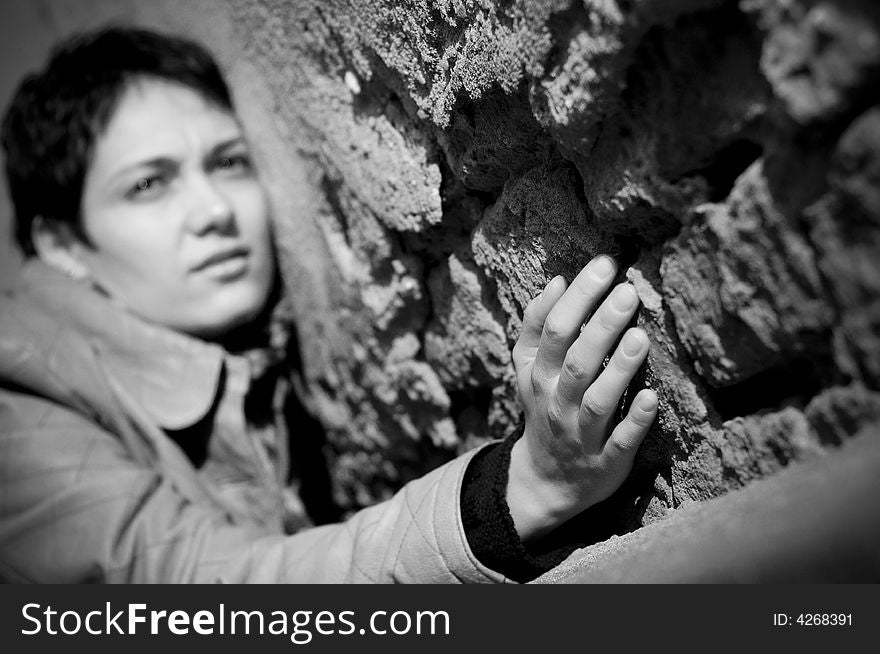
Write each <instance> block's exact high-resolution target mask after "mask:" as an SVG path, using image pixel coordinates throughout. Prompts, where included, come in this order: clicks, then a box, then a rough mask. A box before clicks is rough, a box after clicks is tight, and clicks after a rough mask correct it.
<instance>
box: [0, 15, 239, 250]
mask: <svg viewBox="0 0 880 654" xmlns="http://www.w3.org/2000/svg"><path fill="white" fill-rule="evenodd" d="M144 78H147V79H150V78H152V79H160V80H167V81H171V82H176V83H179V84H182V85H184V86H187V87H189V88H192V89H193V90H195V91H197V92H199V93H200V94H201V95H202V96H203V97H204V98H206V99H207V100H208V101H210V102H213V103H215V104H216V105H217V106H219V107H220V108H222V109H226V110H229V111H230V112H231V111H233V105H232V99H231V95H230V93H229V88H228V87H227V85H226V82H225V81H224V79H223V75H222V73H221V72H220V69H219V67H218V66H217V64H216V62H215V61H214V59H213V57H212V56H211V55H210V54H209V53H208V51H207V50H205V49H204V48H203V47H202V46H201V45H199V44H197V43H194V42H192V41H189V40H187V39H184V38H180V37H176V36H169V35H164V34H158V33H156V32H152V31H147V30H144V29H138V28H132V27H109V28H104V29H101V30H98V31H95V32H89V33H85V34H80V35H76V36H74V37H72V38H70V39H68V40H67V41H65V42H63V43H61V44H60V45H59V46H58V47H57V48H56V49H55V50H53V52H52V55H51V57H50V59H49V63H48V64H47V66H46V69H45V70H44V71H42V72H41V73H38V74H36V75H30V76H28V77H27V78H25V79H24V81H23V82H22V83H21V85H20V86H19V88H18V90H17V91H16V93H15V96H14V97H13V99H12V102H11V103H10V106H9V108H8V110H7V112H6V115H5V116H4V118H3V126H2V143H3V149H4V150H5V151H6V176H7V180H8V182H9V190H10V195H11V197H12V203H13V206H14V209H15V239H16V241H17V242H18V244H19V247H21V249H22V251H23V252H24V253H25V255H27V256H31V255H33V254H35V252H34V245H33V242H32V241H31V226H32V224H33V221H34V218H35V217H37V216H43V217H45V218H51V219H54V220H58V221H63V222H66V223H69V224H70V225H71V227H72V228H73V230H74V232H75V233H76V234H77V235H78V236H79V237H80V238H82V239H83V240H84V241H86V242H88V239H87V238H86V235H85V234H84V233H83V231H82V217H81V215H80V206H81V202H82V192H83V184H84V181H85V176H86V172H87V170H88V166H89V164H90V161H91V156H92V153H93V148H94V144H95V140H96V139H97V138H98V137H99V136H100V135H101V134H102V133H103V131H104V130H105V129H106V127H107V124H108V123H109V121H110V118H111V116H112V115H113V112H114V110H115V109H116V106H117V104H118V102H119V100H120V98H121V97H122V94H123V92H124V91H125V90H126V88H127V87H128V86H129V85H130V84H131V83H132V82H134V81H137V80H140V79H144Z"/></svg>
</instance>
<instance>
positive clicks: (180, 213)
mask: <svg viewBox="0 0 880 654" xmlns="http://www.w3.org/2000/svg"><path fill="white" fill-rule="evenodd" d="M82 221H83V229H84V231H85V233H86V235H87V236H88V238H89V240H90V241H91V244H92V246H93V247H83V248H81V249H80V250H79V252H78V258H79V259H80V260H81V262H82V263H83V264H84V266H85V268H86V269H87V271H88V273H89V275H90V276H91V277H92V279H94V280H95V281H96V282H97V283H98V284H99V285H101V286H102V287H104V288H105V289H106V290H107V291H108V292H109V293H110V294H111V295H112V296H114V297H115V298H117V299H118V300H120V301H121V302H122V303H123V304H124V305H125V306H126V307H127V308H128V309H129V310H131V311H132V312H134V313H137V314H139V315H141V316H142V317H144V318H146V319H148V320H151V321H153V322H156V323H160V324H163V325H166V326H168V327H171V328H173V329H176V330H178V331H182V332H186V333H189V334H193V335H196V336H201V337H204V338H217V337H220V336H222V335H223V334H224V333H226V332H228V331H229V330H230V329H232V328H234V327H237V326H240V325H242V324H243V323H245V322H246V321H248V320H251V319H253V318H254V317H255V316H256V315H257V314H258V313H259V312H260V311H261V310H262V308H263V306H264V305H265V303H266V301H267V297H268V295H269V292H270V290H271V286H272V283H273V280H274V275H275V259H274V252H273V248H272V236H271V230H270V224H269V216H268V204H267V201H266V196H265V193H264V191H263V188H262V186H261V185H260V183H259V180H258V179H257V177H256V174H255V171H254V169H253V167H252V165H251V160H250V155H249V153H248V148H247V144H246V143H245V140H244V136H243V134H242V131H241V128H240V126H239V124H238V122H237V120H236V118H235V116H234V115H232V114H231V113H229V112H228V111H226V110H224V109H222V108H219V107H218V106H216V105H215V104H212V103H210V102H209V101H207V100H206V99H205V98H203V97H202V96H201V95H200V94H199V93H198V92H196V91H194V90H192V89H190V88H187V87H185V86H182V85H178V84H173V83H170V82H165V81H159V80H150V79H145V80H142V81H138V82H136V83H134V84H132V85H130V86H129V88H128V89H127V90H126V91H125V92H124V94H123V96H122V97H121V98H120V101H119V103H118V106H117V108H116V110H115V113H114V114H113V116H112V117H111V119H110V122H109V123H108V125H107V128H106V130H105V131H104V133H103V134H102V135H101V136H100V137H98V139H97V140H96V142H95V145H94V149H93V156H92V161H91V165H90V167H89V169H88V172H87V174H86V179H85V183H84V188H83V199H82Z"/></svg>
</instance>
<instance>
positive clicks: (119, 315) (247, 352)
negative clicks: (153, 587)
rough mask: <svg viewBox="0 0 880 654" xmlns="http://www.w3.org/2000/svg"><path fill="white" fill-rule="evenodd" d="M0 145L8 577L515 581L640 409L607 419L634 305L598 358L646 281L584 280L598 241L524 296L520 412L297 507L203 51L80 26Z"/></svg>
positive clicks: (634, 434)
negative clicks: (333, 512)
mask: <svg viewBox="0 0 880 654" xmlns="http://www.w3.org/2000/svg"><path fill="white" fill-rule="evenodd" d="M3 145H4V149H5V151H6V167H7V176H8V179H9V185H10V190H11V193H12V198H13V203H14V205H15V213H16V230H17V231H16V234H17V241H18V243H19V245H20V247H21V248H22V250H23V251H24V253H25V254H26V255H27V257H28V258H27V261H26V263H25V265H24V268H23V272H22V275H21V281H20V283H18V284H17V286H16V287H15V288H14V289H12V290H11V291H9V292H8V293H6V294H5V295H4V296H3V300H2V308H0V439H2V440H0V452H2V454H0V465H2V483H3V489H4V490H3V495H2V500H0V575H2V577H4V578H5V579H8V580H22V581H25V580H26V581H42V582H82V581H107V582H113V581H122V582H132V581H173V582H178V581H181V582H182V581H219V580H222V581H232V582H292V581H295V582H300V581H301V582H306V581H327V582H336V581H412V582H452V581H466V582H468V581H501V580H504V579H513V580H516V581H527V580H529V579H531V578H534V577H535V576H536V575H538V574H540V573H541V572H542V571H544V570H546V569H548V568H549V567H550V566H552V565H553V564H555V563H556V562H558V561H559V560H561V559H562V558H563V557H564V556H565V555H566V554H567V553H568V552H570V551H571V550H572V549H573V547H574V545H573V544H572V545H569V546H567V547H562V548H556V549H550V550H549V551H547V548H546V547H543V545H542V544H543V543H546V542H548V539H547V538H546V537H547V536H548V535H552V532H553V531H554V530H555V529H556V528H557V527H559V526H560V525H562V524H564V523H565V522H566V521H568V520H569V519H570V518H572V517H573V516H575V515H577V514H578V513H580V512H581V511H583V510H584V509H586V508H588V507H589V506H591V505H592V504H594V503H596V502H598V501H600V500H601V499H604V498H605V497H607V496H608V495H610V494H611V493H612V492H613V491H614V490H615V489H616V488H617V487H618V486H619V485H620V483H621V482H622V481H623V479H624V478H625V477H626V475H627V474H628V472H629V470H630V468H631V465H632V459H633V456H634V453H635V451H636V449H637V448H638V445H639V444H640V442H641V440H642V439H643V437H644V435H645V433H646V431H647V429H648V427H649V426H650V424H651V422H652V421H653V419H654V416H655V414H656V409H657V398H656V395H655V394H654V393H653V392H652V391H649V390H645V391H642V392H640V393H639V394H638V395H637V396H636V398H635V399H634V401H633V403H632V406H631V408H630V410H629V412H628V414H627V416H626V418H625V419H624V420H623V421H621V422H620V423H619V424H616V425H615V424H613V423H612V416H613V414H614V410H615V408H616V406H617V405H618V403H619V400H620V397H621V395H622V393H623V390H624V389H625V387H626V385H627V384H628V382H629V381H630V380H631V378H632V376H633V375H634V373H635V371H636V369H637V368H638V366H639V365H640V364H641V363H642V361H643V360H644V358H645V356H646V354H647V350H648V342H647V338H646V335H645V334H644V332H643V331H641V330H639V329H630V330H628V331H626V333H625V334H624V336H623V338H622V339H621V341H620V345H618V346H617V347H616V349H614V351H613V355H612V356H611V360H610V363H609V365H608V366H607V367H605V368H604V369H603V367H602V362H603V359H604V358H605V356H606V354H607V353H608V352H609V351H610V350H611V349H612V348H613V347H614V344H615V342H616V341H617V339H618V337H619V336H620V334H621V333H622V332H623V331H624V329H625V326H626V324H627V323H628V322H629V320H630V318H631V317H632V315H633V314H634V312H635V310H636V307H637V304H638V298H637V296H636V293H635V291H634V289H633V287H632V286H630V285H628V284H621V285H619V286H617V287H616V288H615V289H614V290H613V291H612V292H611V293H610V295H609V296H608V297H607V299H605V300H604V301H603V302H601V305H600V300H601V299H602V297H603V296H604V295H605V294H606V293H607V292H608V289H609V286H610V284H611V280H612V279H613V278H614V275H615V265H614V262H613V261H612V260H611V259H610V258H608V257H597V258H596V259H594V260H593V261H592V262H590V263H589V264H588V265H587V266H586V267H585V268H584V270H583V271H582V272H581V273H580V274H579V275H578V277H577V278H576V279H575V280H574V282H573V283H572V285H571V286H570V287H567V285H566V283H565V280H563V279H562V278H561V277H560V278H555V279H553V280H552V281H551V282H550V283H549V284H548V286H547V287H546V288H545V290H544V291H543V293H542V294H541V295H540V296H539V297H537V298H535V299H534V300H533V301H532V302H531V303H530V304H529V306H528V308H527V309H526V312H525V316H524V321H523V333H522V335H521V336H520V339H519V341H518V343H517V345H516V347H515V348H514V352H513V356H514V362H515V365H516V369H517V375H518V385H519V390H520V394H521V398H522V402H523V408H524V410H525V416H526V421H525V425H524V428H523V430H522V433H521V438H517V437H512V438H511V439H509V440H507V441H505V442H503V443H493V444H490V445H489V446H486V447H483V448H481V449H479V450H478V451H474V452H470V453H468V454H466V455H464V456H462V457H460V458H459V459H456V460H455V461H452V462H450V463H449V464H447V465H445V466H443V467H441V468H439V469H437V470H435V471H434V472H432V473H430V474H428V475H426V476H425V477H423V478H421V479H419V480H416V481H414V482H411V483H410V484H408V485H407V486H405V487H404V488H403V489H402V490H401V491H400V492H399V493H398V494H397V495H395V496H394V497H393V498H392V499H391V500H389V501H387V502H384V503H382V504H380V505H377V506H374V507H371V508H368V509H365V510H363V511H361V512H359V513H357V514H355V515H354V516H353V517H351V518H350V519H349V520H347V521H346V522H344V523H342V524H331V525H325V526H321V527H311V528H307V529H301V527H302V526H303V525H304V522H305V520H304V518H303V514H304V512H305V511H304V509H303V505H302V501H301V497H300V494H298V493H297V492H296V490H297V486H296V480H295V479H292V476H291V470H293V469H295V467H296V466H295V465H292V463H291V460H290V451H291V448H290V445H291V443H296V442H297V431H298V430H299V429H301V428H302V425H301V424H298V423H297V422H294V423H293V424H284V418H285V416H286V417H287V419H288V423H290V416H291V411H290V410H289V409H290V406H291V401H290V397H291V390H290V383H289V379H288V376H287V375H284V374H277V371H278V366H273V365H271V362H272V360H273V356H272V352H275V351H277V350H278V348H277V344H273V343H272V339H271V337H270V335H269V333H268V330H267V329H266V328H265V325H266V324H267V320H266V319H267V315H268V313H269V312H270V311H271V308H272V304H273V301H274V300H273V298H274V297H275V291H276V290H277V286H276V268H275V257H274V251H273V244H272V234H271V227H270V221H269V209H268V205H267V201H266V196H265V194H264V191H263V188H262V187H261V185H260V181H259V178H258V175H257V171H256V170H255V169H254V167H253V164H252V162H251V160H250V156H249V153H248V146H247V142H246V140H245V137H244V134H243V132H242V130H241V126H240V125H239V123H238V120H237V118H236V116H235V112H234V109H233V105H232V101H231V98H230V94H229V91H228V89H227V87H226V85H225V82H224V81H223V79H222V76H221V74H220V72H219V70H218V69H217V67H216V65H215V63H214V62H213V61H212V59H211V57H210V56H209V55H208V54H207V53H206V52H205V51H204V50H203V49H202V48H201V47H199V46H198V45H196V44H193V43H191V42H188V41H185V40H181V39H176V38H171V37H167V36H161V35H157V34H154V33H150V32H146V31H141V30H134V29H121V28H117V29H111V30H105V31H101V32H97V33H94V34H89V35H85V36H82V37H78V38H76V39H73V40H71V41H69V42H68V43H66V44H65V45H64V46H63V47H61V48H59V49H58V50H57V51H56V52H55V53H54V55H53V57H52V59H51V60H50V62H49V64H48V66H47V68H46V70H45V71H43V72H42V73H41V74H40V75H37V76H34V77H31V78H29V79H28V80H26V81H25V82H24V83H23V85H22V86H21V88H20V89H19V91H18V93H17V95H16V96H15V98H14V99H13V102H12V104H11V107H10V109H9V111H8V113H7V115H6V118H5V120H4V123H3ZM597 306H598V308H597ZM594 309H595V311H594V313H593V316H592V318H591V319H590V320H589V321H588V322H587V324H586V326H585V327H584V328H583V330H581V325H582V324H583V322H584V319H585V317H586V316H587V315H588V314H589V313H590V312H591V311H593V310H594ZM273 345H275V346H276V347H273ZM517 436H519V434H518V435H517ZM288 437H289V438H288ZM294 463H295V462H294Z"/></svg>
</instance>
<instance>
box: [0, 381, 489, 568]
mask: <svg viewBox="0 0 880 654" xmlns="http://www.w3.org/2000/svg"><path fill="white" fill-rule="evenodd" d="M0 425H3V428H2V433H0V484H2V486H0V577H3V578H4V579H5V580H7V581H30V582H48V583H66V582H86V581H97V582H102V581H104V582H123V583H138V582H172V583H177V582H229V583H299V582H303V583H307V582H308V583H337V582H416V583H453V582H497V581H504V580H505V578H504V577H503V576H502V575H500V574H497V573H495V572H493V571H492V570H489V569H488V568H486V567H485V566H483V565H482V564H480V563H479V562H478V561H477V559H476V558H475V557H474V555H473V553H472V552H471V550H470V548H469V547H468V544H467V539H466V537H465V534H464V530H463V527H462V520H461V514H460V508H459V504H460V502H459V496H460V493H461V484H462V479H463V476H464V471H465V468H466V466H467V462H468V460H469V459H470V457H471V456H472V455H473V452H471V453H468V454H466V455H464V456H462V457H460V458H458V459H456V460H454V461H451V462H450V463H448V464H446V465H444V466H442V467H440V468H438V469H436V470H434V471H433V472H431V473H429V474H428V475H426V476H424V477H422V478H420V479H417V480H415V481H413V482H411V483H409V484H407V485H406V486H405V487H404V488H403V489H401V490H400V491H399V492H398V493H397V494H396V495H395V496H394V497H393V498H391V499H390V500H388V501H386V502H383V503H381V504H378V505H376V506H374V507H370V508H368V509H365V510H363V511H360V512H359V513H357V514H355V515H354V516H353V517H352V518H350V519H349V520H348V521H346V522H344V523H340V524H335V525H326V526H323V527H316V528H312V529H308V530H306V531H303V532H301V533H298V534H295V535H292V536H285V535H279V534H273V533H268V532H266V531H263V530H261V529H260V528H259V527H257V526H255V525H250V524H242V523H233V522H231V521H230V519H229V518H228V517H227V516H226V514H225V513H224V512H223V511H222V510H220V509H218V508H215V507H214V506H213V505H212V504H210V503H208V502H204V503H200V502H196V501H193V500H190V499H188V497H187V496H185V495H184V494H183V493H181V492H180V491H179V490H178V489H177V488H175V486H174V484H173V483H172V482H171V481H169V480H168V479H166V478H163V476H162V474H161V473H159V472H157V471H156V470H153V469H150V468H148V467H145V466H143V465H140V464H137V463H135V462H134V461H133V460H132V459H131V458H130V457H128V456H127V455H126V451H125V448H124V447H123V445H122V444H121V443H120V442H119V441H118V440H117V439H116V438H115V437H114V436H113V435H111V434H110V433H108V432H106V431H103V430H102V429H101V428H99V427H97V426H96V425H95V423H93V422H91V421H89V420H87V419H85V418H83V417H81V416H79V415H78V414H77V413H75V412H72V411H70V410H68V409H65V408H63V407H61V406H59V405H56V404H53V403H51V402H48V401H45V400H42V399H39V398H35V397H33V396H29V395H24V394H17V393H11V392H6V391H2V392H0Z"/></svg>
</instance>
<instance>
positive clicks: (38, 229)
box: [31, 216, 89, 279]
mask: <svg viewBox="0 0 880 654" xmlns="http://www.w3.org/2000/svg"><path fill="white" fill-rule="evenodd" d="M31 242H32V243H33V244H34V249H35V250H36V251H37V256H38V257H39V258H40V259H41V260H42V261H43V262H44V263H47V264H49V265H50V266H52V267H54V268H56V269H57V270H60V271H61V272H63V273H64V274H65V275H69V276H70V277H73V278H75V279H85V278H86V277H88V275H89V270H88V268H86V265H85V263H83V261H82V258H81V257H80V256H79V254H80V252H81V251H82V247H83V244H82V242H81V241H80V240H79V239H78V238H77V237H76V235H75V234H74V233H73V229H71V227H70V225H69V224H68V223H65V222H62V221H60V220H55V219H54V218H45V217H43V216H36V217H35V218H34V221H33V223H31Z"/></svg>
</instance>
